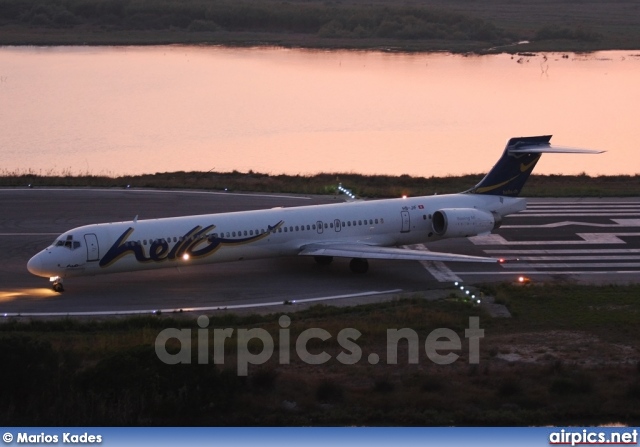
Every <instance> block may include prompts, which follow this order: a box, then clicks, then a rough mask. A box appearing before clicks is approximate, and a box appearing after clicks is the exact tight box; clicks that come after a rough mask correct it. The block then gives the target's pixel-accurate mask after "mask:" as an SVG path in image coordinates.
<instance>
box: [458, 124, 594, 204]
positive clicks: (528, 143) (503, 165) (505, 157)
mask: <svg viewBox="0 0 640 447" xmlns="http://www.w3.org/2000/svg"><path fill="white" fill-rule="evenodd" d="M550 141H551V135H540V136H535V137H516V138H511V139H510V140H509V141H508V142H507V146H506V147H505V149H504V152H503V153H502V157H500V159H499V160H498V162H497V163H496V164H495V166H494V167H493V169H491V171H489V173H488V174H487V175H485V176H484V178H483V179H482V180H481V181H480V183H478V184H477V185H476V186H474V187H473V188H471V189H469V190H468V191H465V192H467V193H472V194H489V195H497V196H507V197H516V196H518V195H519V194H520V191H521V190H522V187H523V186H524V184H525V182H526V181H527V179H528V178H529V175H530V174H531V172H532V171H533V168H534V167H535V166H536V163H538V160H540V157H541V156H542V154H601V153H602V152H604V151H594V150H591V149H582V148H576V147H564V146H552V145H551V143H550Z"/></svg>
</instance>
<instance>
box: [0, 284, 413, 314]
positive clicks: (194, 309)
mask: <svg viewBox="0 0 640 447" xmlns="http://www.w3.org/2000/svg"><path fill="white" fill-rule="evenodd" d="M398 292H402V289H393V290H382V291H377V290H372V291H370V292H361V293H351V294H348V295H334V296H323V297H319V298H304V299H299V300H288V301H289V302H290V303H291V304H304V303H312V302H316V301H329V300H337V299H343V298H357V297H364V296H374V295H384V294H388V293H398ZM282 305H284V300H281V301H275V302H271V303H255V304H236V305H231V306H210V307H183V308H175V309H145V310H113V311H101V312H18V313H15V312H7V313H2V314H0V316H2V317H66V316H69V317H92V316H96V317H97V316H106V315H145V314H146V315H149V314H175V313H181V312H206V311H211V310H233V309H250V308H254V307H268V306H282Z"/></svg>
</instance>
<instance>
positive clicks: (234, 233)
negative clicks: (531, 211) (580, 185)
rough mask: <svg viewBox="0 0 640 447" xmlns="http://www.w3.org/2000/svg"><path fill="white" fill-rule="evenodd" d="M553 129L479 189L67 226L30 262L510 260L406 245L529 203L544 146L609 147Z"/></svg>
mask: <svg viewBox="0 0 640 447" xmlns="http://www.w3.org/2000/svg"><path fill="white" fill-rule="evenodd" d="M550 140H551V135H544V136H532V137H516V138H511V139H509V140H508V142H507V145H506V147H505V149H504V151H503V153H502V156H501V157H500V159H499V160H498V162H497V163H496V164H495V166H494V167H493V168H492V169H491V170H490V171H489V173H488V174H487V175H486V176H485V177H484V178H483V179H482V180H481V181H480V183H478V184H477V185H476V186H474V187H473V188H471V189H469V190H467V191H464V192H461V193H458V194H446V195H433V196H421V197H411V198H407V197H403V198H397V199H384V200H371V201H349V202H344V203H337V204H328V205H311V206H300V207H292V208H277V209H264V210H254V211H240V212H230V213H218V214H206V215H195V216H181V217H169V218H163V219H152V220H138V219H137V216H136V218H135V219H133V221H127V222H112V223H100V224H93V225H86V226H82V227H78V228H74V229H71V230H69V231H67V232H65V233H63V234H62V235H60V236H59V237H58V238H56V240H55V241H54V242H53V244H51V245H50V246H49V247H47V248H45V249H44V250H42V251H40V252H39V253H37V254H36V255H35V256H33V257H32V258H31V259H30V260H29V262H28V263H27V269H28V270H29V272H31V273H32V274H34V275H37V276H41V277H48V278H50V281H51V282H52V283H53V290H55V291H56V292H62V291H64V287H63V279H66V278H72V277H78V276H89V275H99V274H105V273H117V272H129V271H137V270H147V269H158V268H166V267H183V266H187V265H199V264H209V263H216V262H230V261H241V260H249V259H259V258H271V257H279V256H310V257H313V258H314V259H315V261H316V262H317V263H319V264H329V263H330V262H331V261H332V260H333V258H334V257H340V258H351V261H350V264H349V266H350V269H351V270H352V271H353V272H355V273H366V272H367V270H368V268H369V264H368V259H402V260H417V261H445V262H488V263H496V262H501V261H503V260H499V259H495V258H488V257H481V256H469V255H462V254H453V253H439V252H429V251H420V250H412V249H405V248H400V247H401V246H406V245H411V244H420V243H430V242H432V241H436V240H440V239H445V238H459V237H470V236H477V235H485V234H489V233H490V232H491V231H492V230H494V229H496V228H498V227H499V226H500V224H501V222H502V219H503V218H504V217H505V216H507V215H509V214H513V213H517V212H519V211H521V210H524V209H525V208H526V199H523V198H519V197H518V195H519V194H520V191H521V190H522V187H523V186H524V184H525V182H526V180H527V178H528V177H529V175H530V174H531V172H532V171H533V168H534V167H535V165H536V163H537V162H538V160H539V159H540V157H541V155H542V154H543V153H601V152H604V151H594V150H588V149H579V148H567V147H556V146H552V145H551V143H550Z"/></svg>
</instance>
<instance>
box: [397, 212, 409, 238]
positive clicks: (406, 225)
mask: <svg viewBox="0 0 640 447" xmlns="http://www.w3.org/2000/svg"><path fill="white" fill-rule="evenodd" d="M401 214H402V230H400V232H401V233H408V232H409V231H411V218H410V217H409V211H402V213H401Z"/></svg>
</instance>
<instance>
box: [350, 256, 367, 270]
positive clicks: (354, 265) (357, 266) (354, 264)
mask: <svg viewBox="0 0 640 447" xmlns="http://www.w3.org/2000/svg"><path fill="white" fill-rule="evenodd" d="M349 268H350V269H351V271H352V272H353V273H358V274H362V273H367V270H369V261H367V260H366V259H363V258H353V259H352V260H351V262H349Z"/></svg>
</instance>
